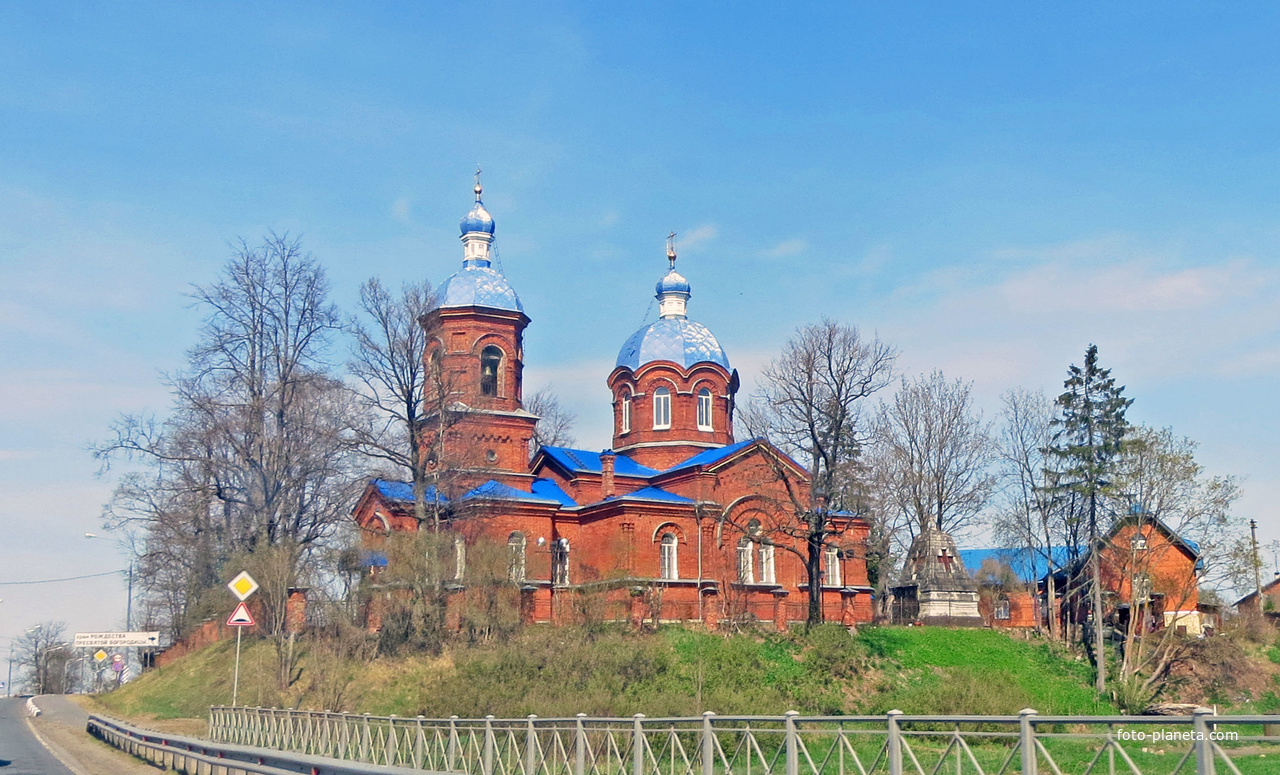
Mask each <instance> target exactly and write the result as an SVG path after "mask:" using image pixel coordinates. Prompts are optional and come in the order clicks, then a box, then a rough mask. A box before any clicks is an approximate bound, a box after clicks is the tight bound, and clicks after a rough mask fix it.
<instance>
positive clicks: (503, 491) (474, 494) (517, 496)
mask: <svg viewBox="0 0 1280 775" xmlns="http://www.w3.org/2000/svg"><path fill="white" fill-rule="evenodd" d="M462 497H463V498H464V499H465V498H493V499H496V500H503V501H536V502H538V503H546V502H548V501H555V500H556V499H554V498H548V497H543V496H540V495H537V494H536V493H529V492H525V491H524V490H517V489H516V488H514V487H512V486H511V485H508V484H503V483H502V482H498V481H495V480H493V479H490V480H489V481H487V482H485V483H484V484H482V485H480V486H479V487H477V488H475V489H474V490H472V491H470V492H468V493H467V494H466V495H463V496H462ZM556 502H558V501H556Z"/></svg>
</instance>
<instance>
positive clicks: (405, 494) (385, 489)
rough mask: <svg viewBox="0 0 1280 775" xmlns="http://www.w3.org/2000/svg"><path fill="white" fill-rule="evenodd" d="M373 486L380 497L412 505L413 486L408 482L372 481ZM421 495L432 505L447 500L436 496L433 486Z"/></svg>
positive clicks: (441, 496)
mask: <svg viewBox="0 0 1280 775" xmlns="http://www.w3.org/2000/svg"><path fill="white" fill-rule="evenodd" d="M373 486H374V487H377V488H378V492H379V493H381V494H382V497H384V498H387V499H388V500H393V501H401V502H403V503H413V485H412V484H410V483H409V482H396V481H392V480H390V479H374V480H373ZM422 494H423V499H424V500H427V501H431V502H432V503H434V502H436V501H439V502H441V503H445V502H447V501H448V500H449V499H448V498H446V497H444V496H443V495H437V494H436V488H435V487H434V486H428V487H427V489H426V490H424V491H423V493H422Z"/></svg>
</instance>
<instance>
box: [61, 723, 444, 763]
mask: <svg viewBox="0 0 1280 775" xmlns="http://www.w3.org/2000/svg"><path fill="white" fill-rule="evenodd" d="M85 729H86V731H87V732H88V733H89V734H90V735H93V736H94V737H96V738H98V739H99V740H101V741H103V742H104V743H106V744H108V745H110V746H113V747H115V748H118V749H120V750H121V751H124V752H125V753H129V754H132V755H134V756H136V757H138V758H139V759H142V760H144V761H146V762H148V763H150V764H153V765H155V766H157V767H159V768H161V769H162V770H164V771H165V772H179V773H183V774H184V775H297V773H306V774H307V775H422V770H408V769H405V768H403V767H386V766H381V765H376V764H371V763H366V762H352V761H340V760H337V759H328V758H324V757H320V756H308V755H304V754H299V753H291V752H283V751H278V750H276V751H273V750H266V749H263V748H251V747H247V746H241V745H228V744H220V743H214V742H210V741H208V740H199V739H196V738H193V737H181V736H178V735H166V734H162V733H160V732H155V731H152V730H149V729H140V728H138V727H134V726H131V725H129V724H125V723H123V722H120V721H116V720H114V719H108V718H104V717H102V716H96V715H91V716H89V723H88V724H87V725H86V727H85Z"/></svg>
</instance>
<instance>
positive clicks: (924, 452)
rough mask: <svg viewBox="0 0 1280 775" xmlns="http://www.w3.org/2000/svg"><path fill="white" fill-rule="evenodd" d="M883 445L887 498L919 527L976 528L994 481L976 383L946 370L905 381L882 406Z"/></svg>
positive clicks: (881, 461)
mask: <svg viewBox="0 0 1280 775" xmlns="http://www.w3.org/2000/svg"><path fill="white" fill-rule="evenodd" d="M876 444H877V447H878V450H877V456H876V458H877V461H878V464H879V465H880V466H882V474H881V476H879V477H878V479H877V481H878V482H879V483H880V485H881V486H882V487H883V488H884V491H883V492H882V497H883V498H884V499H885V500H886V501H887V504H888V507H889V508H891V509H894V510H897V511H898V512H899V513H900V514H901V515H903V516H904V517H906V518H908V523H909V524H911V525H912V526H913V527H914V529H915V530H924V529H925V528H926V527H928V526H930V525H932V526H933V527H935V528H937V529H938V530H941V531H943V532H947V533H959V532H962V531H964V530H965V529H967V528H969V527H972V526H973V525H974V524H975V523H976V521H977V519H978V515H979V514H980V513H981V511H982V509H983V507H985V506H986V504H987V500H988V499H989V498H990V496H991V491H992V487H993V486H994V483H995V477H994V476H993V475H992V473H991V462H992V457H993V445H992V440H991V436H990V433H989V424H988V423H986V422H984V421H983V419H982V414H981V412H979V411H977V410H976V409H975V408H974V407H973V399H972V395H971V392H970V384H969V383H965V382H961V381H960V380H948V379H947V378H946V377H944V376H943V375H942V372H940V371H935V372H933V373H932V374H930V375H929V376H927V377H926V376H920V377H917V378H915V379H911V380H908V379H905V378H904V379H903V380H902V385H901V387H900V388H899V390H898V393H897V395H895V396H894V397H893V399H892V400H891V401H890V402H888V403H886V404H883V405H882V407H881V412H880V416H879V419H878V422H877V423H876ZM915 530H913V531H912V532H913V533H914V532H915Z"/></svg>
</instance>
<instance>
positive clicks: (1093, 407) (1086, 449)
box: [1045, 344, 1133, 693]
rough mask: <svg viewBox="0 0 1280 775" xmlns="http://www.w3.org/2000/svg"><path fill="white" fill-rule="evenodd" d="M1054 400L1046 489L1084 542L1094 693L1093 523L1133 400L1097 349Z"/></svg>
mask: <svg viewBox="0 0 1280 775" xmlns="http://www.w3.org/2000/svg"><path fill="white" fill-rule="evenodd" d="M1063 387H1064V388H1066V390H1065V391H1064V392H1063V393H1062V395H1060V396H1058V400H1057V405H1058V408H1059V411H1060V412H1061V416H1060V417H1059V418H1058V419H1056V420H1055V421H1054V434H1053V441H1052V443H1051V444H1050V446H1049V448H1048V449H1047V450H1045V452H1046V454H1047V455H1048V456H1049V457H1051V458H1053V459H1055V460H1057V461H1058V463H1059V465H1057V466H1052V467H1051V470H1048V471H1046V472H1045V473H1046V479H1047V482H1048V484H1047V487H1046V489H1047V490H1048V491H1049V493H1050V495H1052V496H1053V497H1055V498H1069V497H1071V496H1072V495H1074V496H1076V499H1077V502H1078V503H1079V504H1080V506H1081V515H1080V516H1081V517H1082V518H1083V519H1084V521H1085V527H1086V529H1087V532H1088V536H1089V553H1088V559H1089V607H1090V609H1091V610H1092V612H1093V626H1092V628H1091V629H1092V631H1093V632H1092V634H1093V638H1092V640H1093V658H1094V664H1095V665H1096V668H1097V670H1096V679H1095V684H1094V685H1095V687H1096V688H1097V690H1098V692H1100V693H1101V692H1104V691H1106V686H1107V660H1106V654H1105V652H1104V642H1103V637H1102V585H1101V584H1100V583H1099V582H1100V578H1099V576H1100V574H1099V562H1098V540H1099V537H1100V536H1101V534H1102V531H1101V530H1100V529H1099V521H1100V520H1101V518H1102V517H1104V516H1105V514H1106V498H1107V495H1108V492H1109V490H1110V487H1111V482H1112V480H1113V479H1114V469H1115V465H1116V459H1117V458H1118V456H1119V455H1120V452H1121V451H1122V450H1123V448H1124V441H1125V436H1126V434H1127V433H1128V430H1129V423H1128V422H1127V421H1126V420H1125V416H1124V415H1125V410H1127V409H1128V408H1129V405H1130V404H1132V403H1133V399H1131V398H1125V397H1124V386H1123V385H1121V386H1117V385H1116V381H1115V378H1114V377H1112V376H1111V370H1110V369H1103V368H1101V367H1099V366H1098V346H1097V345H1094V344H1091V345H1089V349H1088V350H1086V351H1085V356H1084V366H1083V367H1080V366H1076V365H1074V364H1073V365H1072V366H1071V368H1070V369H1069V370H1068V372H1067V379H1066V381H1065V382H1063Z"/></svg>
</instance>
